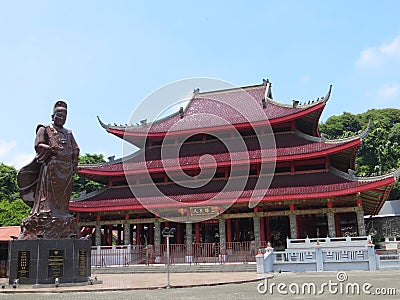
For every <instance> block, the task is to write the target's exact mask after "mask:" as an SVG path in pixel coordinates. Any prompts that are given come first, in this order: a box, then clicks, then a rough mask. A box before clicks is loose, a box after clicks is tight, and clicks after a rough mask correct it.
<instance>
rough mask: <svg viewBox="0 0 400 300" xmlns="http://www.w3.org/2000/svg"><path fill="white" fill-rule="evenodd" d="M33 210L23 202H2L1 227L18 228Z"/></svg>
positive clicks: (0, 206)
mask: <svg viewBox="0 0 400 300" xmlns="http://www.w3.org/2000/svg"><path fill="white" fill-rule="evenodd" d="M30 210H31V208H30V207H29V206H28V205H26V204H25V203H24V201H22V199H17V200H15V201H9V200H3V201H0V226H18V225H21V222H22V220H23V219H24V218H26V217H27V216H28V214H29V211H30Z"/></svg>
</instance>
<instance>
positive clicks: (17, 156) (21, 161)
mask: <svg viewBox="0 0 400 300" xmlns="http://www.w3.org/2000/svg"><path fill="white" fill-rule="evenodd" d="M16 145H17V142H16V141H5V140H0V163H4V164H6V165H8V166H14V167H15V168H16V169H18V170H19V169H20V168H22V167H23V166H25V165H27V164H28V163H30V162H31V161H32V159H33V157H34V154H32V153H18V152H15V150H14V148H15V146H16Z"/></svg>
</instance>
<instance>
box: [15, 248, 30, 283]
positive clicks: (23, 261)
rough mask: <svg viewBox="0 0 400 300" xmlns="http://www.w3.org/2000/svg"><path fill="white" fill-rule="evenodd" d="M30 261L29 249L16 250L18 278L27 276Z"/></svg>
mask: <svg viewBox="0 0 400 300" xmlns="http://www.w3.org/2000/svg"><path fill="white" fill-rule="evenodd" d="M30 263H31V251H30V250H22V251H18V269H17V276H18V278H29V277H30V276H29V265H30Z"/></svg>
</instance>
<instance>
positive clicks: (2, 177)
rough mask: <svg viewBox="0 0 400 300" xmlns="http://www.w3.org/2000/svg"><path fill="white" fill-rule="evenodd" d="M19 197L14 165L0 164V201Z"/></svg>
mask: <svg viewBox="0 0 400 300" xmlns="http://www.w3.org/2000/svg"><path fill="white" fill-rule="evenodd" d="M17 198H19V192H18V185H17V170H16V169H15V168H14V167H11V166H7V165H5V164H3V163H1V164H0V201H1V200H4V199H7V200H9V201H14V200H16V199H17Z"/></svg>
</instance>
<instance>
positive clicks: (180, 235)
mask: <svg viewBox="0 0 400 300" xmlns="http://www.w3.org/2000/svg"><path fill="white" fill-rule="evenodd" d="M176 243H177V244H183V228H182V223H176Z"/></svg>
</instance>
